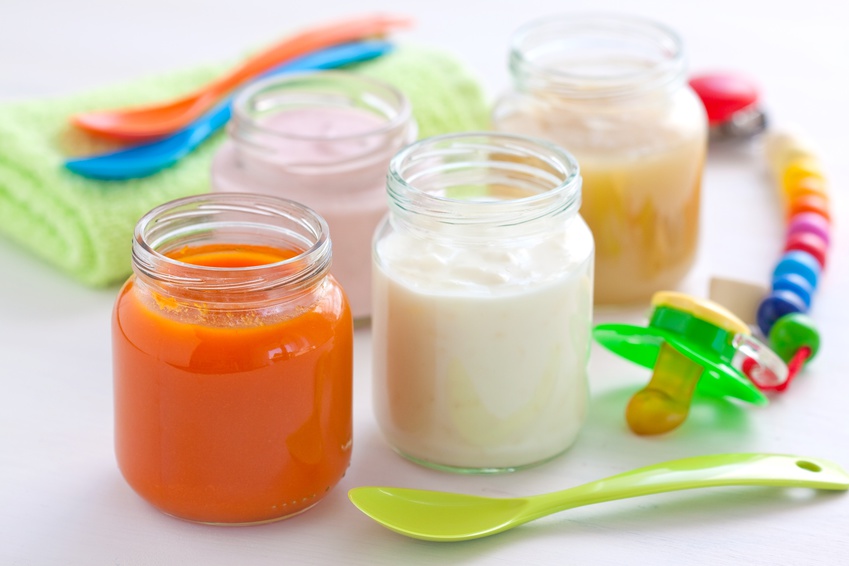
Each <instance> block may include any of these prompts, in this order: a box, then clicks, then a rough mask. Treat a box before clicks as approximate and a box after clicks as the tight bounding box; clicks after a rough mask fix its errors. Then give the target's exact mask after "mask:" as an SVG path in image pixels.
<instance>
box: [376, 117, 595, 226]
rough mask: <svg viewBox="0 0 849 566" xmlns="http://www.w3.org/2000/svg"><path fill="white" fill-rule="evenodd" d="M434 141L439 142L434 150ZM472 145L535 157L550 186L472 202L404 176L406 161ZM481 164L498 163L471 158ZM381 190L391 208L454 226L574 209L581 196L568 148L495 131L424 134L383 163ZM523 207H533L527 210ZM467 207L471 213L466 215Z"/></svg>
mask: <svg viewBox="0 0 849 566" xmlns="http://www.w3.org/2000/svg"><path fill="white" fill-rule="evenodd" d="M440 145H444V146H445V147H444V148H443V149H442V150H440V147H439V146H440ZM472 150H474V151H484V150H487V151H488V150H494V151H498V152H510V151H512V152H514V153H515V154H516V155H517V156H519V157H521V156H525V157H528V158H531V159H536V160H539V161H540V162H541V163H544V164H546V165H547V166H549V167H550V169H551V170H553V171H554V172H555V173H554V174H552V173H547V178H548V180H549V181H550V182H551V185H552V186H550V187H549V188H548V189H546V190H542V191H539V192H538V193H537V194H532V195H529V196H523V197H518V198H514V199H505V200H485V201H478V200H468V199H458V198H451V197H446V196H441V195H436V194H433V192H432V191H426V190H424V189H422V188H420V187H418V186H416V183H415V180H411V179H409V178H408V176H407V175H405V172H406V171H407V170H408V167H409V166H411V165H414V164H415V163H416V162H423V161H425V160H427V159H429V158H433V157H435V154H434V152H440V151H441V152H443V153H444V154H445V155H448V154H453V155H457V154H459V153H460V152H462V151H472ZM445 152H447V153H445ZM487 163H498V162H497V161H490V162H486V161H478V162H475V163H473V166H479V167H480V166H484V165H486V164H487ZM501 163H508V161H507V160H505V161H503V162H501ZM513 167H514V168H516V169H517V170H521V169H525V170H526V171H529V170H535V171H538V172H543V173H545V171H544V170H543V169H542V167H539V166H537V167H534V166H533V165H527V164H522V163H518V162H517V163H514V164H513ZM449 169H450V168H446V169H445V170H449ZM556 174H559V175H560V177H559V178H558V177H557V176H556ZM387 192H388V194H389V200H390V205H391V208H395V209H396V210H397V209H401V210H404V211H409V210H415V211H416V212H417V213H419V214H422V215H424V216H429V217H430V218H431V219H433V220H438V221H441V222H446V223H452V224H455V225H461V224H462V225H474V224H487V223H499V222H503V223H507V224H518V223H520V222H522V221H526V220H533V219H534V218H537V217H539V216H543V215H547V214H551V213H552V212H553V211H573V210H574V211H577V209H578V208H579V207H580V200H581V174H580V166H579V165H578V161H577V160H576V159H575V157H574V156H573V155H572V154H571V153H569V152H568V151H566V150H565V149H563V148H561V147H559V146H557V145H555V144H553V143H551V142H548V141H546V140H542V139H539V138H533V137H529V136H524V135H518V134H507V133H501V132H461V133H453V134H445V135H440V136H433V137H430V138H425V139H422V140H419V141H417V142H415V143H413V144H410V145H409V146H407V147H406V148H404V149H402V150H401V151H400V152H398V153H397V154H396V155H395V157H393V159H392V161H390V163H389V171H388V174H387ZM529 208H530V209H532V210H533V211H534V212H531V213H530V214H529V213H528V209H529ZM470 212H472V213H473V214H469V213H470Z"/></svg>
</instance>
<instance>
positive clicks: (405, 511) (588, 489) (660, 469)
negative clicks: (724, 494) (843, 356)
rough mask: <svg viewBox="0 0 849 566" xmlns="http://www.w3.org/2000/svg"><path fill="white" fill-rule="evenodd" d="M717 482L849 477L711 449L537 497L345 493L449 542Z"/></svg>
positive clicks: (795, 483) (800, 462) (393, 521)
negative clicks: (569, 512)
mask: <svg viewBox="0 0 849 566" xmlns="http://www.w3.org/2000/svg"><path fill="white" fill-rule="evenodd" d="M719 486H771V487H807V488H812V489H825V490H842V491H845V490H847V489H849V474H847V473H846V472H845V471H843V470H842V469H841V468H840V467H839V466H837V465H836V464H833V463H831V462H828V461H827V460H822V459H818V458H802V457H799V456H792V455H785V454H716V455H710V456H697V457H694V458H684V459H681V460H672V461H670V462H664V463H661V464H656V465H653V466H647V467H644V468H638V469H636V470H632V471H630V472H625V473H623V474H619V475H616V476H612V477H609V478H606V479H602V480H598V481H594V482H591V483H588V484H584V485H581V486H578V487H573V488H570V489H566V490H562V491H556V492H554V493H547V494H541V495H532V496H529V497H516V498H494V497H481V496H475V495H464V494H459V493H448V492H440V491H427V490H420V489H407V488H394V487H356V488H353V489H351V490H350V491H349V492H348V497H349V498H350V499H351V502H352V503H353V504H354V505H355V506H357V508H359V509H360V511H362V512H363V513H365V514H366V515H368V516H369V517H371V518H372V519H374V520H375V521H377V522H378V523H380V524H381V525H383V526H384V527H386V528H388V529H390V530H393V531H395V532H397V533H400V534H402V535H406V536H408V537H412V538H417V539H422V540H430V541H439V542H449V541H461V540H470V539H476V538H482V537H486V536H489V535H494V534H497V533H500V532H503V531H506V530H508V529H511V528H513V527H517V526H519V525H522V524H524V523H527V522H529V521H533V520H534V519H538V518H540V517H544V516H546V515H550V514H552V513H557V512H560V511H565V510H566V509H572V508H575V507H581V506H584V505H591V504H593V503H602V502H604V501H613V500H617V499H627V498H630V497H638V496H641V495H651V494H653V493H665V492H669V491H678V490H683V489H695V488H702V487H719Z"/></svg>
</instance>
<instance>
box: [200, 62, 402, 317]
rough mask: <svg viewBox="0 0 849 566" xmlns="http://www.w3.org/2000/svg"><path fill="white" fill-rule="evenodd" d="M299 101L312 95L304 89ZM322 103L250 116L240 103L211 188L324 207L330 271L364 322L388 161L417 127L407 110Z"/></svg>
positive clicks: (320, 210) (383, 211) (318, 209)
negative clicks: (330, 249)
mask: <svg viewBox="0 0 849 566" xmlns="http://www.w3.org/2000/svg"><path fill="white" fill-rule="evenodd" d="M329 75H334V76H335V78H336V79H337V80H338V78H339V75H340V74H339V73H329ZM341 76H343V77H344V76H345V75H341ZM276 80H277V81H280V80H281V79H279V78H278V79H276ZM283 80H284V81H285V79H283ZM346 80H347V79H346ZM357 80H362V79H357ZM260 94H261V93H260ZM399 96H400V95H399ZM298 100H299V101H302V100H305V101H307V102H310V97H309V96H307V95H304V94H303V93H302V94H301V95H300V98H299V99H298ZM238 102H239V101H238V100H237V105H238ZM320 102H321V100H320V99H319V101H318V102H317V103H314V104H311V105H292V106H289V107H284V108H281V109H279V110H275V111H271V112H265V113H263V114H261V115H259V116H251V117H249V119H246V117H245V116H241V117H240V116H239V113H238V106H236V107H235V109H234V110H235V111H234V121H233V122H232V123H231V127H230V130H229V132H230V138H229V139H228V140H226V141H225V142H224V143H223V144H222V146H221V148H220V149H219V150H218V153H217V154H216V155H215V158H214V160H213V164H212V185H213V190H216V191H227V192H252V193H265V194H271V195H276V196H280V197H283V198H287V199H291V200H294V201H297V202H300V203H302V204H305V205H307V206H308V207H310V208H312V209H313V210H315V211H316V212H318V213H319V214H320V215H321V216H322V217H323V218H324V219H325V220H326V221H327V224H328V226H329V227H330V239H331V241H332V244H333V264H332V267H331V273H332V274H333V275H334V276H335V277H336V279H337V280H338V281H339V283H340V284H341V285H342V287H343V288H344V289H345V292H346V293H347V295H348V300H349V302H350V304H351V310H352V314H353V316H354V318H355V319H358V320H364V319H367V318H368V317H370V315H371V241H372V236H373V234H374V231H375V227H376V226H377V224H378V223H379V221H380V220H381V219H382V218H383V216H384V215H385V214H386V210H387V205H386V188H385V187H386V172H387V169H388V165H389V160H390V159H391V158H392V157H393V156H394V154H395V153H396V152H397V151H398V150H399V149H400V148H401V147H402V146H403V145H406V143H408V142H410V141H412V137H413V136H414V130H415V128H414V126H412V125H411V120H410V119H409V113H407V114H406V116H404V115H403V114H402V115H401V116H400V117H401V118H402V120H398V119H397V118H398V117H399V116H395V117H394V118H393V117H392V116H386V115H381V114H379V113H376V112H375V111H372V110H371V109H365V108H361V107H354V106H345V105H330V104H325V105H320ZM402 102H404V104H405V105H406V103H405V101H403V100H402ZM405 107H406V106H405ZM240 118H241V119H240ZM403 118H406V119H403Z"/></svg>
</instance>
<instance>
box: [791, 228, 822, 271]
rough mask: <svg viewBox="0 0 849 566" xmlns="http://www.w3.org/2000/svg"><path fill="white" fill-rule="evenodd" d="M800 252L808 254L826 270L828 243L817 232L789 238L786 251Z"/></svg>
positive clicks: (798, 233) (800, 233)
mask: <svg viewBox="0 0 849 566" xmlns="http://www.w3.org/2000/svg"><path fill="white" fill-rule="evenodd" d="M793 250H800V251H803V252H808V253H809V254H811V255H812V256H814V259H816V260H817V262H818V263H819V264H820V267H822V268H825V258H826V254H827V253H828V243H827V242H826V241H825V240H824V239H823V238H822V236H820V235H819V234H816V233H815V232H796V233H795V234H792V235H790V236H789V237H788V238H787V243H786V244H785V246H784V251H785V252H789V251H793Z"/></svg>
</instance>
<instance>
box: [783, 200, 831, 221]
mask: <svg viewBox="0 0 849 566" xmlns="http://www.w3.org/2000/svg"><path fill="white" fill-rule="evenodd" d="M802 212H816V213H817V214H819V215H821V216H823V217H824V218H825V219H826V220H828V221H829V222H831V214H830V213H829V205H828V198H826V197H823V196H821V195H815V194H806V195H801V196H799V197H796V198H794V199H793V200H792V201H790V206H789V208H788V210H787V219H788V220H789V219H790V218H792V217H794V216H795V215H797V214H801V213H802Z"/></svg>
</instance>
